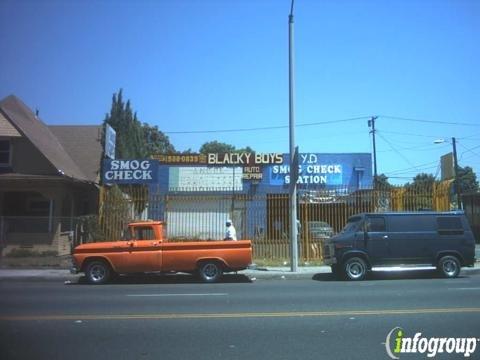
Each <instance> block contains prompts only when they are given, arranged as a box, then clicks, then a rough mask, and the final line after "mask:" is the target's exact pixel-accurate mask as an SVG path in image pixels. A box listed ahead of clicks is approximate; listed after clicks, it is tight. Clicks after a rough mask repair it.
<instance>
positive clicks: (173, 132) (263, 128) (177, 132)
mask: <svg viewBox="0 0 480 360" xmlns="http://www.w3.org/2000/svg"><path fill="white" fill-rule="evenodd" d="M366 119H370V116H359V117H354V118H348V119H339V120H327V121H317V122H312V123H304V124H297V125H296V126H295V127H307V126H318V125H325V124H337V123H342V122H350V121H356V120H366ZM276 129H288V125H278V126H264V127H255V128H240V129H221V130H191V131H164V133H165V134H212V133H232V132H247V131H262V130H276Z"/></svg>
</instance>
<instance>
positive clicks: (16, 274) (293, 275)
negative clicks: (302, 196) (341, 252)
mask: <svg viewBox="0 0 480 360" xmlns="http://www.w3.org/2000/svg"><path fill="white" fill-rule="evenodd" d="M419 271H420V270H419ZM419 271H417V272H416V273H417V274H418V272H419ZM409 272H412V271H409ZM329 273H331V271H330V267H329V266H302V267H298V271H297V272H291V271H290V268H289V267H262V268H254V269H248V270H243V271H239V272H238V274H241V275H246V276H248V277H249V278H250V279H252V280H256V279H262V280H296V279H312V278H313V277H314V276H315V275H318V274H329ZM461 274H465V275H466V274H480V263H479V262H477V263H475V266H474V267H471V268H468V267H466V268H462V271H461ZM82 276H83V274H70V271H69V270H64V269H45V270H43V269H41V270H38V269H32V270H28V269H0V282H2V281H70V282H77V281H78V279H79V278H80V277H82Z"/></svg>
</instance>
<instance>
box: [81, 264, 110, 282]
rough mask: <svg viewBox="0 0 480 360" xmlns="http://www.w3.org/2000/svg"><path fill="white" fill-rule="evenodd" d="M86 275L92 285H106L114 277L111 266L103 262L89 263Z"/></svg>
mask: <svg viewBox="0 0 480 360" xmlns="http://www.w3.org/2000/svg"><path fill="white" fill-rule="evenodd" d="M85 275H86V277H87V280H88V282H89V283H90V284H94V285H100V284H105V283H106V282H108V280H110V278H111V276H112V270H111V269H110V266H109V265H108V264H107V263H106V262H105V261H102V260H93V261H91V262H89V263H88V265H87V267H86V269H85Z"/></svg>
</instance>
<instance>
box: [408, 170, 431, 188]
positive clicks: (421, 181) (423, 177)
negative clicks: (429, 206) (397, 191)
mask: <svg viewBox="0 0 480 360" xmlns="http://www.w3.org/2000/svg"><path fill="white" fill-rule="evenodd" d="M434 184H435V177H434V176H433V175H432V174H426V173H420V174H418V175H416V176H415V177H414V178H413V183H411V184H410V183H407V184H406V185H405V186H406V187H407V188H411V189H414V190H417V191H419V190H425V191H426V190H429V191H431V190H432V189H433V185H434Z"/></svg>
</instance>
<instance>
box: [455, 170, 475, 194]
mask: <svg viewBox="0 0 480 360" xmlns="http://www.w3.org/2000/svg"><path fill="white" fill-rule="evenodd" d="M458 180H459V182H460V193H462V194H465V193H469V192H476V191H478V181H477V175H476V174H475V173H474V172H473V169H472V168H471V167H470V166H465V167H460V166H459V167H458Z"/></svg>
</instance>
